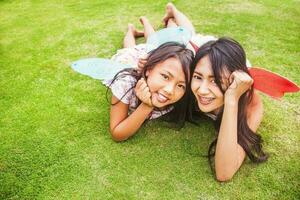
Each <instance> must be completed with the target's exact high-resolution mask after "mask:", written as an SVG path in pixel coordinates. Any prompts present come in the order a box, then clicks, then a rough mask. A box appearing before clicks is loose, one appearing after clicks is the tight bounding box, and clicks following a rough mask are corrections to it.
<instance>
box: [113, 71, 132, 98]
mask: <svg viewBox="0 0 300 200" xmlns="http://www.w3.org/2000/svg"><path fill="white" fill-rule="evenodd" d="M136 82H137V80H136V78H135V77H134V76H132V75H131V74H130V73H129V72H122V73H120V74H118V76H117V77H116V78H115V79H114V80H113V81H111V84H110V85H109V88H110V89H111V92H112V94H113V95H114V96H115V97H116V98H117V99H119V100H121V101H122V102H123V103H125V104H129V102H130V99H131V98H132V95H134V87H135V85H136Z"/></svg>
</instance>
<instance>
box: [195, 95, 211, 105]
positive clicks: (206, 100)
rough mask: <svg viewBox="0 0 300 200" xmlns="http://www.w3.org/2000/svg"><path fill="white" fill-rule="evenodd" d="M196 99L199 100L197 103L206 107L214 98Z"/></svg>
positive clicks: (199, 97)
mask: <svg viewBox="0 0 300 200" xmlns="http://www.w3.org/2000/svg"><path fill="white" fill-rule="evenodd" d="M198 99H199V102H200V103H201V104H202V105H208V104H210V103H211V102H212V101H213V100H214V99H215V98H213V97H201V96H198Z"/></svg>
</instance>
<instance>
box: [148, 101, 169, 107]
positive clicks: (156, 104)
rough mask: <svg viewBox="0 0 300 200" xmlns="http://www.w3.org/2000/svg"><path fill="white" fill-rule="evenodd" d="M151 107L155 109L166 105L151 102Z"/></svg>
mask: <svg viewBox="0 0 300 200" xmlns="http://www.w3.org/2000/svg"><path fill="white" fill-rule="evenodd" d="M152 105H153V106H154V107H155V108H164V107H166V106H168V105H166V104H162V103H159V102H152Z"/></svg>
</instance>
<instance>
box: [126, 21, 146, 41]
mask: <svg viewBox="0 0 300 200" xmlns="http://www.w3.org/2000/svg"><path fill="white" fill-rule="evenodd" d="M128 32H130V33H132V35H133V36H134V37H135V38H137V37H143V36H144V32H143V31H139V30H137V29H136V28H135V26H134V25H133V24H128Z"/></svg>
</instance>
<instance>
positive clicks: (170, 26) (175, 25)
mask: <svg viewBox="0 0 300 200" xmlns="http://www.w3.org/2000/svg"><path fill="white" fill-rule="evenodd" d="M177 26H178V25H177V24H176V22H175V20H174V18H169V20H168V22H167V28H172V27H177Z"/></svg>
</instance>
